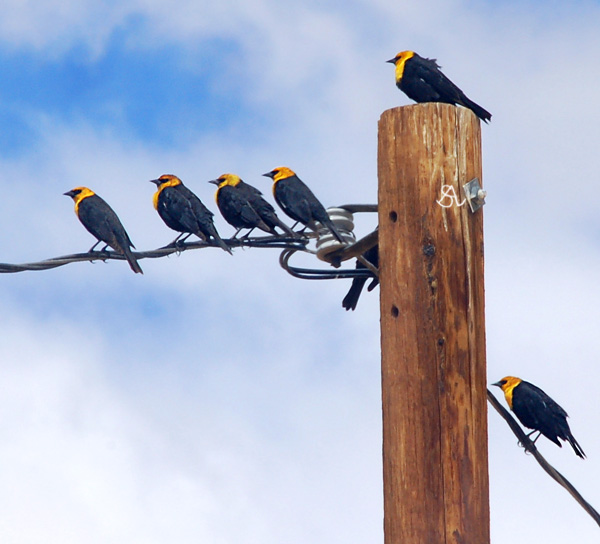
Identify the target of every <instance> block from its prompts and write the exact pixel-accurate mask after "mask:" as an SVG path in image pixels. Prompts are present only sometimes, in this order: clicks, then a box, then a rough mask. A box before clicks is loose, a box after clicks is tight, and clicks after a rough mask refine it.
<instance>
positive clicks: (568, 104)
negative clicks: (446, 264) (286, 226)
mask: <svg viewBox="0 0 600 544" xmlns="http://www.w3.org/2000/svg"><path fill="white" fill-rule="evenodd" d="M6 4H7V5H6V6H5V13H4V15H3V17H2V20H1V21H0V69H1V72H2V74H3V85H2V86H1V87H0V122H1V125H0V126H2V130H0V172H1V174H0V187H1V188H2V194H3V195H4V197H3V198H2V199H1V200H0V232H2V233H3V234H2V235H1V236H0V240H1V241H0V261H3V262H13V263H17V262H27V261H35V260H40V259H43V258H48V257H53V256H58V255H63V254H68V253H72V252H79V251H85V250H87V249H88V248H89V247H90V246H91V245H92V243H93V239H92V238H91V236H90V235H89V233H87V232H86V231H85V229H84V228H83V227H82V226H81V225H80V224H79V222H78V221H77V219H76V217H75V215H74V213H73V209H72V207H73V205H72V202H71V201H70V199H68V198H66V197H64V196H62V193H64V192H65V191H67V190H69V189H71V188H72V187H75V186H78V185H87V186H89V187H91V188H92V189H94V190H95V191H97V192H98V193H99V194H100V195H101V196H102V197H103V198H105V199H106V200H107V201H108V202H109V203H110V204H111V205H112V206H113V208H114V209H115V210H116V211H117V213H118V214H119V216H120V217H121V219H122V221H123V223H124V225H125V227H126V228H127V230H128V232H129V234H130V236H131V238H132V239H133V241H134V243H135V244H136V246H137V247H138V248H139V249H141V250H145V249H152V248H155V247H158V246H161V245H164V244H166V243H168V242H170V241H171V240H172V239H173V237H174V236H173V233H172V231H170V230H169V229H167V228H166V227H165V226H164V224H163V223H162V222H161V221H160V219H159V218H158V216H157V214H156V212H155V211H154V209H153V208H152V204H151V197H152V193H153V186H152V185H151V184H150V183H148V180H150V179H153V178H156V177H157V176H159V175H160V174H163V173H174V174H177V175H179V176H180V177H181V178H182V179H183V180H184V182H185V183H186V184H187V185H188V186H190V187H191V188H192V189H193V190H194V191H195V192H196V193H197V194H198V195H199V196H200V197H201V198H202V200H203V201H204V202H205V203H206V204H207V205H208V206H209V207H211V209H212V210H213V211H215V213H216V212H217V210H216V206H215V204H214V198H213V195H214V186H212V185H208V184H207V183H206V182H207V181H208V180H210V179H214V178H215V177H216V176H218V175H220V174H222V173H224V172H234V173H237V174H239V175H241V176H242V177H243V178H244V179H245V180H246V181H248V182H250V183H252V184H254V185H256V186H257V187H260V188H261V189H262V190H263V192H265V194H266V195H267V198H270V183H269V180H267V179H266V178H263V177H261V174H262V173H264V172H266V171H268V170H270V169H272V168H273V167H275V166H279V165H283V164H285V165H288V166H290V167H291V168H293V169H294V170H296V171H297V172H298V174H299V175H300V177H302V178H303V179H304V180H305V181H306V182H307V183H308V184H309V185H310V186H311V187H312V188H313V189H314V191H315V193H316V194H317V195H318V196H319V197H320V198H321V200H322V201H323V203H324V204H325V205H327V206H330V205H335V204H342V203H348V202H366V203H372V202H375V201H376V197H377V180H376V153H377V149H376V137H377V133H376V131H377V121H378V119H379V116H380V114H381V113H382V112H383V111H384V110H386V109H388V108H391V107H396V106H399V105H403V104H409V103H410V100H408V99H407V98H406V97H405V96H404V95H403V94H402V93H400V92H399V91H398V90H397V89H396V88H395V86H394V81H393V68H392V67H391V66H390V65H389V64H386V63H385V60H387V59H389V58H391V57H392V56H393V55H394V54H395V53H396V52H398V51H400V50H403V49H414V50H416V51H417V52H419V53H420V54H422V55H424V56H428V57H435V58H437V59H438V61H439V63H440V64H441V65H442V66H443V69H444V71H445V73H446V74H447V75H448V76H449V77H451V79H453V80H454V81H456V82H457V83H458V84H459V85H460V86H461V87H462V88H463V90H465V91H466V92H467V94H468V95H469V96H470V97H471V98H473V99H474V100H475V101H477V102H478V103H480V104H482V105H483V106H484V107H485V108H486V109H488V110H489V111H491V112H492V114H493V119H492V122H491V123H490V125H486V126H484V127H482V135H483V138H482V139H483V164H484V185H485V187H486V189H487V191H488V200H487V204H486V206H485V208H484V213H485V228H486V312H487V314H486V319H487V342H488V369H489V382H493V381H497V380H498V379H500V378H501V377H502V376H504V375H506V374H516V375H520V376H521V377H523V378H524V379H528V380H530V381H532V382H534V383H536V384H538V385H539V386H541V387H542V388H543V389H545V390H546V392H547V393H549V394H550V395H551V396H553V397H554V398H555V399H556V400H557V401H558V402H559V403H560V404H562V405H563V406H564V407H565V409H566V410H567V411H568V412H569V414H570V415H571V420H570V421H571V426H572V429H573V433H574V434H575V436H576V437H577V439H578V441H579V442H580V443H581V445H582V447H583V448H584V450H585V451H586V453H587V454H588V459H587V460H585V461H581V460H580V459H578V458H576V457H575V455H573V454H572V452H571V451H569V450H568V449H567V448H562V449H559V448H556V447H555V446H554V445H553V444H551V443H549V442H547V441H546V442H544V441H543V440H540V442H539V443H538V444H539V446H540V449H541V450H542V452H543V454H544V455H546V456H547V458H548V459H549V460H550V462H552V463H553V464H554V465H555V466H556V467H557V468H558V469H559V470H560V471H561V472H563V474H565V476H566V477H567V478H569V479H570V480H571V481H572V482H573V484H574V485H576V486H577V487H578V488H579V489H580V491H581V492H582V494H583V495H584V497H586V499H588V500H589V501H590V502H591V503H592V504H593V505H594V506H596V508H600V493H599V490H598V486H597V482H598V481H600V462H599V461H598V459H600V438H599V437H598V433H597V431H596V429H597V426H598V418H599V413H598V410H597V407H596V406H595V404H594V403H593V402H590V399H595V398H596V396H597V392H596V389H597V388H596V386H595V384H596V383H597V381H598V379H599V378H600V371H599V370H598V364H597V360H598V353H599V352H600V342H599V341H598V335H597V333H596V329H597V323H598V317H599V315H598V308H599V307H600V290H599V289H600V288H599V286H598V282H597V276H598V270H599V269H600V242H599V237H598V232H600V226H599V220H598V217H599V214H598V208H599V204H598V203H599V200H598V198H597V197H596V190H597V187H598V183H597V179H598V175H597V168H596V165H595V157H596V154H597V147H598V138H599V131H598V127H599V126H600V108H598V106H597V102H598V101H597V88H598V82H599V81H600V65H599V64H598V62H597V59H598V58H599V57H600V37H599V36H598V32H597V29H598V27H599V25H600V6H598V3H597V2H578V3H575V4H573V3H570V4H569V5H568V6H566V5H565V6H563V5H562V4H556V3H555V4H552V6H551V9H550V8H549V7H548V6H549V4H548V3H541V2H530V3H528V4H526V5H525V4H523V3H516V2H500V3H489V2H461V1H452V2H436V1H427V2H422V1H414V2H412V1H409V2H403V3H402V5H400V4H399V3H398V2H390V1H388V0H375V1H370V2H363V1H356V2H352V3H348V2H345V3H340V2H328V3H323V2H310V3H306V2H303V3H302V2H295V1H289V2H283V3H282V2H274V1H271V0H261V1H253V2H245V3H240V2H234V1H229V2H219V3H209V2H202V1H192V0H190V1H188V2H185V1H184V2H178V3H177V4H176V5H174V4H172V3H170V2H166V1H163V0H153V1H150V0H139V1H125V2H122V1H121V2H103V3H98V2H93V1H91V0H90V1H78V2H75V1H73V2H69V1H67V2H65V1H64V0H63V1H61V2H59V1H58V0H56V1H50V0H47V1H43V2H36V3H35V7H34V6H32V5H29V4H28V3H23V2H21V1H17V0H9V1H8V2H7V3H6ZM216 223H217V227H218V228H219V230H220V232H221V234H222V235H223V236H226V237H227V236H230V235H231V234H232V233H233V230H232V228H231V227H230V226H229V225H227V224H226V223H225V222H224V221H223V220H222V218H221V217H219V216H218V214H217V215H216ZM372 226H373V220H372V219H370V218H361V221H360V223H359V227H358V234H363V233H366V232H367V231H368V230H369V229H370V228H371V227H372ZM277 258H278V252H276V251H271V250H269V251H267V250H265V251H259V250H246V251H239V250H237V251H235V255H234V256H233V257H230V256H229V255H227V254H225V252H223V251H216V250H215V251H212V250H203V251H196V252H188V253H185V254H183V255H180V256H172V257H169V258H168V259H166V258H165V259H158V260H152V261H150V260H144V261H142V263H141V264H142V267H143V269H144V276H143V277H139V276H137V275H134V274H132V273H131V271H130V270H129V268H128V267H127V265H126V264H124V263H120V262H109V263H106V264H103V263H96V264H89V263H80V264H72V265H69V266H66V267H63V268H60V269H57V270H52V271H48V272H40V273H23V274H15V275H4V276H2V277H1V278H0V280H1V281H0V305H1V306H2V308H3V312H2V315H1V316H0V330H2V342H0V383H2V390H3V394H2V395H0V414H2V417H0V425H1V426H2V432H3V436H4V437H5V440H4V441H3V444H2V445H0V482H2V485H0V512H2V514H0V524H1V526H2V527H3V533H4V534H6V535H8V537H6V539H7V541H9V542H31V543H37V542H40V543H42V542H43V543H44V544H46V543H48V542H50V543H52V542H57V543H60V544H65V543H69V542H73V543H79V542H82V541H85V542H90V543H94V542H98V543H102V544H105V543H107V542H109V543H110V542H115V543H116V542H124V541H127V542H132V543H143V544H147V543H157V544H162V543H166V542H181V543H187V542H190V543H191V542H199V541H206V542H211V543H216V544H229V543H236V544H237V543H239V542H244V543H257V544H258V543H260V544H271V543H273V544H281V543H282V542H285V543H290V544H294V543H306V542H332V543H337V542H339V543H342V542H343V543H344V544H353V543H357V544H358V543H364V542H382V538H383V535H382V515H383V513H382V489H381V430H380V429H381V412H380V410H381V404H380V403H381V401H380V390H379V388H380V373H379V364H380V362H379V315H378V311H379V307H378V302H379V301H378V296H377V291H376V292H374V293H370V294H366V295H365V296H363V298H362V299H361V301H360V303H359V306H358V309H357V311H356V312H354V313H346V312H345V311H343V309H342V308H341V299H342V298H343V296H344V294H345V292H346V290H347V288H348V286H349V284H348V282H347V281H335V282H303V281H300V280H297V279H294V278H292V277H291V276H288V275H287V274H285V272H284V271H283V270H281V269H280V267H279V265H278V262H277ZM489 438H490V482H491V497H490V500H491V509H492V540H493V542H494V543H496V544H504V543H509V542H510V543H511V544H513V543H514V542H515V539H514V535H515V534H518V535H519V536H520V538H522V540H523V542H526V541H534V542H544V543H549V544H554V543H558V542H560V543H563V542H569V541H574V540H578V541H582V542H593V541H596V540H597V527H596V526H595V525H594V523H593V522H592V521H591V520H590V519H589V518H588V517H587V515H586V514H585V513H584V512H583V511H582V510H581V509H580V508H579V507H578V506H577V505H576V504H575V503H574V502H573V501H572V499H571V498H570V497H569V496H568V494H567V493H566V492H564V491H563V490H562V489H560V488H559V487H558V486H557V485H556V484H555V483H554V482H552V481H550V479H549V478H548V477H547V476H546V475H545V474H544V473H542V471H541V469H539V467H538V466H537V465H536V464H535V462H534V461H533V460H532V459H531V458H530V457H528V456H526V455H524V454H523V452H522V450H520V449H519V448H518V447H517V445H516V443H515V439H514V437H513V435H512V434H511V433H510V432H509V431H508V429H507V428H506V425H505V424H504V423H503V422H502V421H500V420H499V418H498V417H497V416H496V414H495V413H492V412H490V417H489ZM516 490H518V491H516ZM550 519H551V520H552V522H550V521H549V520H550Z"/></svg>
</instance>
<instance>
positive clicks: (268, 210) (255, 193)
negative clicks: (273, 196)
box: [237, 180, 298, 237]
mask: <svg viewBox="0 0 600 544" xmlns="http://www.w3.org/2000/svg"><path fill="white" fill-rule="evenodd" d="M237 187H238V189H239V190H240V191H241V192H242V193H243V194H244V195H245V196H246V198H247V199H248V202H249V203H250V205H251V206H252V207H253V208H254V209H255V210H256V212H257V213H258V215H260V218H261V219H262V220H263V222H264V223H265V225H267V227H269V232H270V233H271V234H277V231H276V230H275V227H279V228H280V229H281V230H282V231H284V232H285V233H286V234H288V235H289V236H292V237H297V236H298V234H297V233H296V232H294V231H293V230H292V229H291V228H290V227H288V226H287V225H286V224H285V223H284V222H283V221H282V220H281V219H279V217H278V216H277V213H276V212H275V208H273V206H271V204H269V203H268V202H267V201H266V200H265V199H264V198H263V194H262V193H261V192H260V191H259V190H258V189H257V188H256V187H254V186H252V185H249V184H248V183H246V182H245V181H242V180H240V183H239V184H238V185H237Z"/></svg>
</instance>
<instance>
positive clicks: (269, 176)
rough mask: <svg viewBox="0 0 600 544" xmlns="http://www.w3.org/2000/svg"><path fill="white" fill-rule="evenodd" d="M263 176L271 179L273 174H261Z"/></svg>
mask: <svg viewBox="0 0 600 544" xmlns="http://www.w3.org/2000/svg"><path fill="white" fill-rule="evenodd" d="M263 176H265V177H267V178H271V179H273V176H274V174H273V172H267V173H266V174H263Z"/></svg>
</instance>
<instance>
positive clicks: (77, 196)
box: [63, 187, 96, 210]
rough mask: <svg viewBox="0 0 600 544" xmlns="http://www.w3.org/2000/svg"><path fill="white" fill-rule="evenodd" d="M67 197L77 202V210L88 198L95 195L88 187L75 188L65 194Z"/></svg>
mask: <svg viewBox="0 0 600 544" xmlns="http://www.w3.org/2000/svg"><path fill="white" fill-rule="evenodd" d="M63 194H64V195H65V196H70V197H71V198H72V199H73V201H74V202H75V210H77V208H78V207H79V203H80V202H81V201H82V200H83V199H84V198H87V197H88V196H92V195H95V194H96V193H94V191H92V190H91V189H88V188H87V187H75V188H74V189H71V190H70V191H67V192H66V193H63Z"/></svg>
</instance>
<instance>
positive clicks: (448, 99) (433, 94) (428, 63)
mask: <svg viewBox="0 0 600 544" xmlns="http://www.w3.org/2000/svg"><path fill="white" fill-rule="evenodd" d="M387 62H391V63H392V64H394V65H395V66H396V86H397V87H398V88H399V89H400V90H401V91H403V92H404V93H405V94H406V96H408V97H409V98H410V99H412V100H414V101H415V102H419V103H421V102H443V103H445V104H453V105H456V104H460V105H461V106H464V107H465V108H469V109H470V110H471V111H472V112H473V113H474V114H475V115H477V117H479V118H480V119H481V120H482V121H485V122H486V123H487V122H488V121H490V120H491V118H492V114H491V113H490V112H488V111H487V110H485V109H484V108H482V107H481V106H480V105H479V104H476V103H475V102H473V101H472V100H471V99H470V98H469V97H467V95H466V94H465V93H464V92H462V91H461V90H460V89H459V88H458V87H457V86H456V85H455V84H454V83H452V81H450V80H449V79H448V78H447V77H446V76H445V75H444V74H443V72H442V71H441V70H440V66H439V65H438V63H437V62H436V60H435V59H427V58H424V57H421V56H419V55H418V54H417V53H415V52H414V51H402V52H400V53H398V54H397V55H396V56H395V57H394V58H393V59H390V60H389V61H387Z"/></svg>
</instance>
